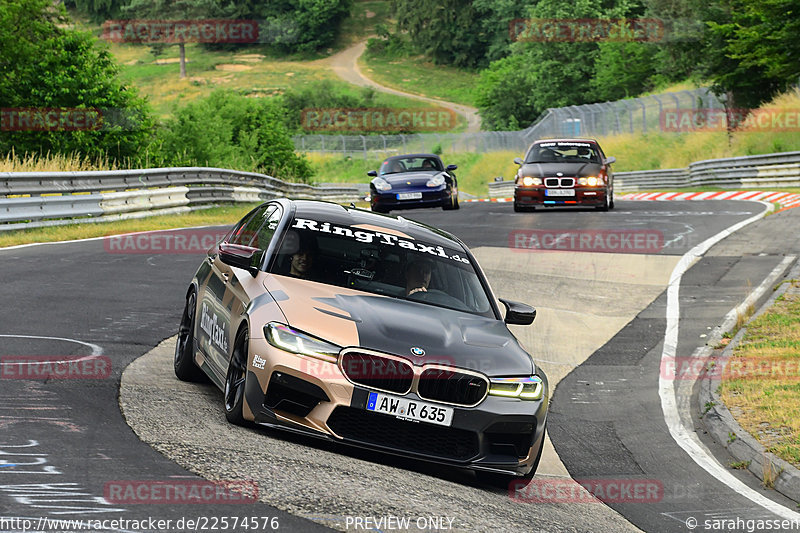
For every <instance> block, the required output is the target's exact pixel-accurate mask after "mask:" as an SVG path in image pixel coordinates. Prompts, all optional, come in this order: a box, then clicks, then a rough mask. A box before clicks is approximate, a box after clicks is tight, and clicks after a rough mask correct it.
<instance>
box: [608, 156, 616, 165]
mask: <svg viewBox="0 0 800 533" xmlns="http://www.w3.org/2000/svg"><path fill="white" fill-rule="evenodd" d="M616 160H617V158H616V157H614V156H613V155H612V156H611V157H609V158H607V159H606V165H610V164H611V163H613V162H615V161H616Z"/></svg>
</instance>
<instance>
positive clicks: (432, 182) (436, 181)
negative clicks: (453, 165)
mask: <svg viewBox="0 0 800 533" xmlns="http://www.w3.org/2000/svg"><path fill="white" fill-rule="evenodd" d="M425 185H427V186H428V187H438V186H440V185H444V176H443V175H442V174H439V175H438V176H434V177H433V178H431V179H429V180H428V183H426V184H425Z"/></svg>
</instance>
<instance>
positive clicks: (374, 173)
mask: <svg viewBox="0 0 800 533" xmlns="http://www.w3.org/2000/svg"><path fill="white" fill-rule="evenodd" d="M367 176H371V177H373V178H377V177H378V171H377V170H370V171H369V172H367Z"/></svg>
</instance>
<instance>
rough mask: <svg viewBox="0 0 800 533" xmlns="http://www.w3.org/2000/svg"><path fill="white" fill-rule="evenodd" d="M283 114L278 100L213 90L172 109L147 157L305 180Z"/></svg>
mask: <svg viewBox="0 0 800 533" xmlns="http://www.w3.org/2000/svg"><path fill="white" fill-rule="evenodd" d="M285 114H286V110H285V108H283V107H282V106H281V104H280V101H279V100H277V99H262V98H246V97H244V96H241V95H238V94H236V93H234V92H232V91H226V90H218V91H214V92H213V93H211V95H209V96H208V97H207V98H204V99H200V100H196V101H194V102H191V103H189V104H187V105H186V106H184V107H182V108H179V109H176V111H175V113H174V116H173V117H172V118H171V119H169V120H168V121H167V123H166V124H165V125H164V127H163V128H162V129H161V130H160V131H159V133H158V137H157V139H156V140H155V141H154V143H153V146H152V147H151V149H150V151H149V152H150V154H149V156H150V157H151V158H153V159H154V163H155V164H158V165H170V166H192V165H202V166H213V167H224V168H233V169H238V170H246V171H253V172H255V171H258V172H265V173H267V174H270V175H273V176H276V177H280V178H289V179H296V180H301V181H305V180H307V179H308V178H310V177H311V167H310V165H309V163H308V161H307V160H306V159H305V158H304V157H302V156H299V155H297V154H296V153H295V151H294V144H293V143H292V139H291V137H290V136H289V130H288V129H287V127H286V124H285Z"/></svg>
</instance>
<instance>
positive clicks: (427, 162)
mask: <svg viewBox="0 0 800 533" xmlns="http://www.w3.org/2000/svg"><path fill="white" fill-rule="evenodd" d="M422 168H423V169H424V170H436V166H435V165H434V164H433V161H431V160H430V159H426V160H425V161H423V162H422Z"/></svg>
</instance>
